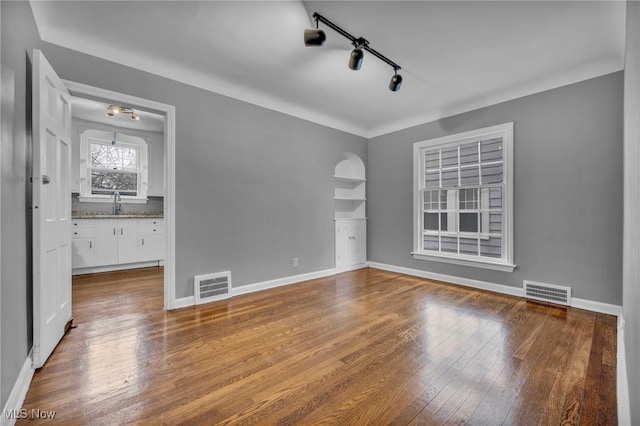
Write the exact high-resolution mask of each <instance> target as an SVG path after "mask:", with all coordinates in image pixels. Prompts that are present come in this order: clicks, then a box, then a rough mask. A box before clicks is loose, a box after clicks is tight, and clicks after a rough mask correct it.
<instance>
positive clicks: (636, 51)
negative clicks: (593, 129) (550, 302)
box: [622, 1, 640, 425]
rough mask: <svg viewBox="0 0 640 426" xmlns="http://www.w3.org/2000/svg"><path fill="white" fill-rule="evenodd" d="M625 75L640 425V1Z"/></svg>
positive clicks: (631, 354) (629, 276)
mask: <svg viewBox="0 0 640 426" xmlns="http://www.w3.org/2000/svg"><path fill="white" fill-rule="evenodd" d="M626 30H627V37H626V40H627V46H626V52H625V75H624V121H625V123H624V125H625V129H624V130H625V135H624V139H625V141H624V154H625V169H626V172H625V218H624V227H625V229H624V283H623V289H622V291H623V295H624V299H623V302H622V313H623V318H624V320H625V323H626V325H625V329H624V341H625V344H624V346H625V352H626V357H625V358H626V363H627V379H628V384H629V389H628V390H629V396H630V400H631V407H630V408H631V424H632V425H639V424H640V404H638V403H637V402H638V398H639V397H638V396H639V395H640V309H638V301H639V300H640V262H639V261H638V257H639V256H640V195H639V194H638V188H640V172H639V171H638V167H639V164H640V3H638V2H632V1H630V2H627V26H626Z"/></svg>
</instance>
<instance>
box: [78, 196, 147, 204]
mask: <svg viewBox="0 0 640 426" xmlns="http://www.w3.org/2000/svg"><path fill="white" fill-rule="evenodd" d="M121 198H122V201H118V203H122V204H147V198H127V197H124V196H123V197H121ZM78 201H80V202H81V203H113V197H112V196H105V197H86V196H81V195H78Z"/></svg>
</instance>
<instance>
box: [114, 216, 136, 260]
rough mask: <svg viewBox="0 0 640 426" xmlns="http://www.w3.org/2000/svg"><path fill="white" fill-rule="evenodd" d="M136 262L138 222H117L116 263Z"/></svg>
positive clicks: (132, 220)
mask: <svg viewBox="0 0 640 426" xmlns="http://www.w3.org/2000/svg"><path fill="white" fill-rule="evenodd" d="M137 260H138V221H137V220H136V219H120V220H118V263H133V262H136V261H137Z"/></svg>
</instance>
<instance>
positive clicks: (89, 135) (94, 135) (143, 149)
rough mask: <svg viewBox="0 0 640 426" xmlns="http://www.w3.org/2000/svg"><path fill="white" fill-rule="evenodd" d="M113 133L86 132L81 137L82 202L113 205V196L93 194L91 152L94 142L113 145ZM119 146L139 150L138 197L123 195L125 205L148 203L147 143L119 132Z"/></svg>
mask: <svg viewBox="0 0 640 426" xmlns="http://www.w3.org/2000/svg"><path fill="white" fill-rule="evenodd" d="M112 140H113V132H105V131H101V130H93V129H91V130H85V131H84V132H83V133H82V134H81V137H80V195H79V196H78V200H79V201H80V202H92V203H111V202H113V196H112V195H106V194H92V193H91V154H90V152H91V150H90V149H89V145H90V144H91V143H94V142H98V143H103V144H109V145H110V144H111V141H112ZM117 145H119V146H124V147H133V148H136V149H137V150H138V159H137V160H138V188H137V195H136V196H133V195H121V199H122V202H123V203H138V204H142V203H146V202H147V190H148V189H149V179H148V176H149V157H148V152H147V142H146V141H145V140H144V139H143V138H141V137H138V136H131V135H126V134H123V133H120V132H117Z"/></svg>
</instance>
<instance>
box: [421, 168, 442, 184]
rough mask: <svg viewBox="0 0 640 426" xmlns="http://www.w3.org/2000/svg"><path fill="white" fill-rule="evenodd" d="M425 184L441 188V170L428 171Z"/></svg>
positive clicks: (425, 175)
mask: <svg viewBox="0 0 640 426" xmlns="http://www.w3.org/2000/svg"><path fill="white" fill-rule="evenodd" d="M424 186H425V188H439V187H440V172H439V171H435V172H426V173H425V174H424Z"/></svg>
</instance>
